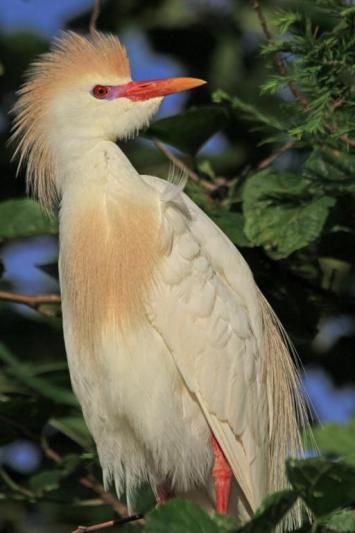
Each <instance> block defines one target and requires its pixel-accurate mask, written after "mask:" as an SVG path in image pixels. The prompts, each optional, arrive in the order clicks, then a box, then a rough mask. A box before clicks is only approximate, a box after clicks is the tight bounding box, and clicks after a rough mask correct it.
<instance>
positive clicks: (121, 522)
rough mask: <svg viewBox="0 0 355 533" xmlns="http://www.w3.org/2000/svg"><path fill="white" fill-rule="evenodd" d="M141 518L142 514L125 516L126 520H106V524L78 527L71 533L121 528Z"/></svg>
mask: <svg viewBox="0 0 355 533" xmlns="http://www.w3.org/2000/svg"><path fill="white" fill-rule="evenodd" d="M142 518H143V515H142V514H134V515H131V516H127V517H126V518H119V519H117V520H108V521H107V522H101V523H100V524H94V525H92V526H79V527H78V528H77V529H75V530H74V531H73V532H72V533H86V532H89V531H99V530H100V529H107V528H109V527H113V526H123V525H124V524H128V523H129V522H135V521H137V520H141V519H142Z"/></svg>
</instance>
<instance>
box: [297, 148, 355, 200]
mask: <svg viewBox="0 0 355 533" xmlns="http://www.w3.org/2000/svg"><path fill="white" fill-rule="evenodd" d="M336 154H337V155H334V154H333V153H332V152H331V151H330V150H324V149H320V148H316V149H314V150H313V152H312V154H311V155H310V157H309V158H308V160H307V162H306V164H305V167H304V172H303V173H304V176H305V177H306V178H308V179H310V180H312V181H313V182H314V183H317V184H321V185H322V188H323V189H324V190H325V191H330V192H331V193H332V194H334V193H337V194H339V193H341V192H348V193H352V194H353V193H355V183H354V175H355V154H352V153H347V152H345V151H344V152H341V153H338V152H336Z"/></svg>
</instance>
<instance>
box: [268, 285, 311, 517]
mask: <svg viewBox="0 0 355 533" xmlns="http://www.w3.org/2000/svg"><path fill="white" fill-rule="evenodd" d="M258 296H259V303H260V308H261V314H262V325H263V335H264V350H265V352H264V363H265V365H266V372H265V374H266V386H267V398H268V412H269V445H268V461H269V465H270V467H269V475H268V482H267V491H268V492H269V493H270V492H274V491H277V490H281V489H284V488H286V487H287V486H288V481H287V477H286V472H285V468H284V465H285V461H286V459H287V458H288V457H297V456H298V457H299V456H300V455H302V454H303V446H302V437H301V431H302V429H306V428H309V421H308V415H307V409H306V404H305V401H304V398H303V394H302V386H301V381H300V377H299V372H298V368H297V366H296V365H295V362H294V361H293V359H292V357H291V353H292V354H293V355H294V356H296V353H295V350H294V348H293V346H292V343H291V341H290V339H289V338H288V336H287V333H286V332H285V330H284V328H283V326H282V324H281V323H280V321H279V319H278V318H277V316H276V314H275V313H274V311H273V310H272V308H271V306H270V305H269V303H268V301H267V300H266V298H265V297H264V296H263V294H262V293H261V292H260V291H259V292H258ZM294 358H295V357H294ZM301 518H302V506H301V505H300V504H298V505H297V504H296V506H295V507H294V509H293V510H292V511H291V513H289V515H288V517H287V518H286V523H285V526H298V525H300V523H301Z"/></svg>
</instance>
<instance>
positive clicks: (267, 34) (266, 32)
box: [249, 0, 308, 107]
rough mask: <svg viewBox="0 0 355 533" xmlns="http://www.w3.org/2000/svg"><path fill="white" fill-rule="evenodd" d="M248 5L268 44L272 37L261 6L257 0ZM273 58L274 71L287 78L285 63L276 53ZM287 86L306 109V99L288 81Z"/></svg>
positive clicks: (250, 0)
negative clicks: (252, 10)
mask: <svg viewBox="0 0 355 533" xmlns="http://www.w3.org/2000/svg"><path fill="white" fill-rule="evenodd" d="M249 3H250V5H251V7H252V8H253V9H254V11H255V13H256V15H257V17H258V19H259V22H260V26H261V28H262V30H263V32H264V35H265V37H266V40H267V41H268V42H270V41H272V35H271V31H270V29H269V26H268V24H267V21H266V18H265V15H264V13H263V11H262V9H261V6H260V3H259V0H249ZM272 57H273V61H274V64H275V67H276V69H277V70H278V71H279V73H280V74H281V76H287V69H286V67H285V63H284V61H283V60H282V57H281V55H280V54H278V53H274V54H273V55H272ZM287 85H288V87H289V89H290V91H291V93H292V94H293V96H294V97H295V98H296V100H298V102H299V103H300V104H301V105H302V106H303V107H307V106H308V100H307V98H306V97H305V96H304V95H303V94H302V93H301V91H300V90H299V89H298V88H297V87H296V86H295V85H294V83H293V82H292V81H291V80H288V81H287Z"/></svg>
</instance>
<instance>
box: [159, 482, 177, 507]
mask: <svg viewBox="0 0 355 533" xmlns="http://www.w3.org/2000/svg"><path fill="white" fill-rule="evenodd" d="M173 496H174V493H173V491H172V490H171V488H170V487H169V485H168V484H167V483H162V484H161V485H159V487H158V490H157V504H158V505H160V504H161V503H165V502H167V501H168V500H170V498H173Z"/></svg>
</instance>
